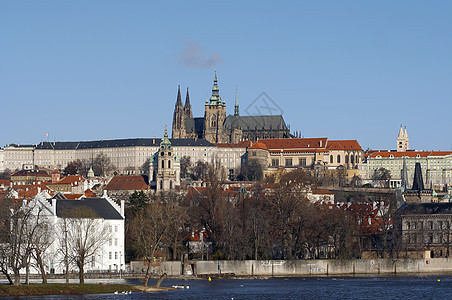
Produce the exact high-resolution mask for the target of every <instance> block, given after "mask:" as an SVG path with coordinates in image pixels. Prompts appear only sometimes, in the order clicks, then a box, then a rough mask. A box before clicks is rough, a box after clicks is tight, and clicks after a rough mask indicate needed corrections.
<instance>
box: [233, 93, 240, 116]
mask: <svg viewBox="0 0 452 300" xmlns="http://www.w3.org/2000/svg"><path fill="white" fill-rule="evenodd" d="M234 116H236V117H238V116H239V98H238V97H237V86H236V87H235V105H234Z"/></svg>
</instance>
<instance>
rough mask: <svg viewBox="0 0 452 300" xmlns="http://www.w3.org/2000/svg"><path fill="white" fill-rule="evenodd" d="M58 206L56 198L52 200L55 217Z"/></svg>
mask: <svg viewBox="0 0 452 300" xmlns="http://www.w3.org/2000/svg"><path fill="white" fill-rule="evenodd" d="M56 204H57V200H56V199H55V198H53V199H52V213H53V215H54V216H56Z"/></svg>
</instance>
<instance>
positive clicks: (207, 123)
mask: <svg viewBox="0 0 452 300" xmlns="http://www.w3.org/2000/svg"><path fill="white" fill-rule="evenodd" d="M225 119H226V103H225V102H224V101H223V100H222V99H221V97H220V89H219V88H218V81H217V73H216V72H215V78H214V80H213V87H212V96H211V97H210V99H209V100H206V104H205V110H204V138H205V139H206V140H208V141H209V142H211V143H221V142H226V137H225V134H224V128H223V123H224V120H225Z"/></svg>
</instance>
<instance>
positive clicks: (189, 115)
mask: <svg viewBox="0 0 452 300" xmlns="http://www.w3.org/2000/svg"><path fill="white" fill-rule="evenodd" d="M184 113H185V119H191V118H193V113H192V112H191V104H190V96H189V95H188V87H187V96H185V105H184Z"/></svg>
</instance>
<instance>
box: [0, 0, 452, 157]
mask: <svg viewBox="0 0 452 300" xmlns="http://www.w3.org/2000/svg"><path fill="white" fill-rule="evenodd" d="M451 16H452V1H449V0H446V1H439V0H438V1H415V0H409V1H389V0H387V1H384V0H383V1H347V0H346V1H336V0H334V1H327V0H324V1H171V2H169V1H137V0H135V1H124V0H123V1H115V0H106V1H100V0H97V1H96V0H95V1H59V0H56V1H51V0H41V1H35V0H30V1H21V0H18V1H6V0H0V99H1V109H0V120H1V124H2V130H0V146H2V147H3V146H4V145H8V144H11V143H18V144H33V143H39V142H40V141H46V140H50V141H80V140H101V139H116V138H135V137H143V138H146V137H161V136H162V135H163V131H164V126H165V125H167V126H168V128H169V129H170V128H171V124H172V117H173V110H174V105H175V102H176V96H177V88H178V85H180V87H181V90H182V92H183V99H185V91H186V89H187V87H188V88H189V92H190V100H191V104H192V110H193V115H194V116H195V117H202V116H203V114H204V102H205V100H206V98H207V97H210V95H211V89H212V84H213V77H214V72H215V71H216V73H217V77H218V85H219V88H220V95H221V97H222V98H223V99H224V100H225V101H226V105H227V107H226V110H227V113H228V114H233V112H234V101H235V96H236V90H237V95H238V100H239V104H240V113H241V115H246V114H253V113H255V112H256V109H257V110H259V107H262V106H261V105H260V103H261V102H260V101H262V95H265V97H266V98H265V99H267V102H268V103H270V105H271V106H272V108H273V110H271V111H270V112H269V113H272V114H276V113H281V114H282V115H283V117H284V119H285V121H286V123H287V124H288V125H290V129H291V131H292V132H294V131H300V132H301V133H302V135H303V136H304V137H328V139H356V140H357V141H358V142H359V143H360V145H361V147H362V148H363V149H367V148H371V149H395V147H396V138H397V134H398V131H399V127H400V125H403V126H406V127H407V131H408V135H409V138H410V148H413V149H418V150H452V114H451V112H452V17H451ZM263 93H264V94H263ZM169 132H171V130H169ZM46 134H48V137H47V136H46Z"/></svg>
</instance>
